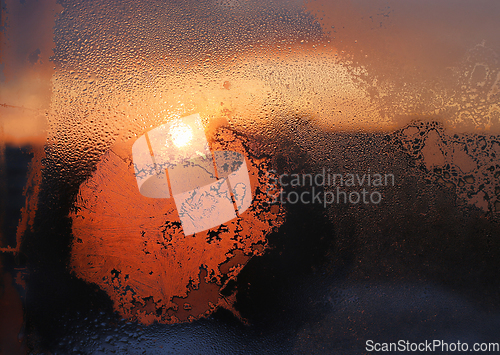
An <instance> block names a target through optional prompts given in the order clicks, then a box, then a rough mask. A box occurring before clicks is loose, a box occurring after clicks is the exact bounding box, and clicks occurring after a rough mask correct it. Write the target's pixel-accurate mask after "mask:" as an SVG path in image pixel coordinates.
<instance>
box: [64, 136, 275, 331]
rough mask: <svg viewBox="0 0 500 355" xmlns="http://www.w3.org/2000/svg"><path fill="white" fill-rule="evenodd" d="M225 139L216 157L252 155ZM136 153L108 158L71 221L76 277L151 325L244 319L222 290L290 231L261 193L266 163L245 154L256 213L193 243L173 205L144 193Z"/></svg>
mask: <svg viewBox="0 0 500 355" xmlns="http://www.w3.org/2000/svg"><path fill="white" fill-rule="evenodd" d="M218 132H219V134H218V135H217V137H218V138H217V139H216V141H213V142H212V147H211V149H212V150H226V149H228V150H234V151H239V152H242V153H244V152H245V150H244V149H243V145H242V141H241V139H240V138H238V137H237V136H235V135H234V134H233V133H231V132H230V131H227V130H225V129H221V130H219V131H218ZM222 137H224V139H222ZM130 149H131V144H125V145H121V146H115V147H114V148H113V149H112V150H111V151H109V152H108V153H106V154H105V156H104V157H103V159H102V160H101V162H100V163H99V164H98V166H97V170H96V171H95V173H94V174H93V175H92V177H91V178H90V179H89V180H87V181H86V182H85V183H84V184H83V185H82V186H81V188H80V193H79V194H78V198H77V202H76V206H75V207H76V212H74V213H72V214H71V218H72V219H73V234H74V242H73V246H72V258H71V269H72V270H73V271H74V272H75V274H76V275H77V276H78V277H81V278H83V279H84V280H86V281H87V282H92V283H96V284H97V285H99V287H101V288H102V289H104V290H105V291H106V292H107V293H108V294H109V296H110V297H111V299H112V300H113V302H114V307H115V309H116V310H117V311H118V312H120V314H122V315H123V316H124V317H127V318H130V319H137V320H139V321H140V322H143V323H146V324H149V323H151V322H153V321H158V322H162V323H174V322H178V321H186V320H193V319H197V318H200V317H202V316H204V315H207V314H210V313H211V312H213V311H214V310H215V309H216V308H217V307H224V308H227V309H230V310H232V311H233V312H235V313H237V312H236V311H235V310H234V309H233V306H232V304H233V301H234V300H233V299H232V297H224V296H222V295H221V294H220V290H221V288H223V287H224V284H226V283H227V281H228V280H229V279H234V278H236V277H237V275H238V273H239V271H240V270H241V268H242V267H243V265H244V264H246V262H248V260H249V259H250V258H251V257H252V256H253V255H260V254H262V253H263V252H264V250H265V248H266V246H267V241H266V235H267V234H269V233H270V232H271V231H272V230H274V229H275V228H277V227H278V226H279V225H280V224H282V223H283V211H282V209H281V208H280V207H278V206H273V207H272V208H264V207H263V202H264V201H265V200H267V199H268V198H269V197H267V196H266V195H265V194H264V193H263V192H258V191H257V188H258V187H259V186H262V184H263V182H262V181H261V180H260V179H261V178H259V170H262V169H263V167H262V165H261V166H259V164H262V162H259V161H257V160H256V159H254V158H252V157H250V156H248V154H245V155H246V156H247V163H248V169H249V175H250V181H251V185H252V192H253V194H256V195H255V199H254V204H253V206H254V208H250V209H248V210H247V211H245V212H244V213H243V214H242V215H241V216H240V217H238V218H237V219H235V220H233V221H231V222H228V223H225V224H223V225H222V226H220V227H219V229H218V230H208V231H205V232H202V233H196V234H195V235H191V236H185V235H184V233H183V232H182V229H181V225H180V222H179V216H178V214H177V212H176V208H175V205H174V202H173V199H150V198H147V197H144V196H142V195H141V194H140V192H139V191H138V189H137V186H136V182H135V178H134V170H133V166H132V164H131V156H130V154H131V153H130ZM261 190H262V189H261Z"/></svg>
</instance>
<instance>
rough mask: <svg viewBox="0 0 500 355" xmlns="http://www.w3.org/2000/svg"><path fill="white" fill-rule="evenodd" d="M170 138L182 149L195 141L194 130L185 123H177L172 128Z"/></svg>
mask: <svg viewBox="0 0 500 355" xmlns="http://www.w3.org/2000/svg"><path fill="white" fill-rule="evenodd" d="M170 136H171V137H172V142H173V143H174V145H175V146H176V147H177V148H182V147H185V146H186V145H188V144H189V143H190V142H191V140H192V139H193V129H192V128H191V127H189V126H188V125H187V124H185V123H183V122H175V123H173V124H172V126H171V127H170Z"/></svg>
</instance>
